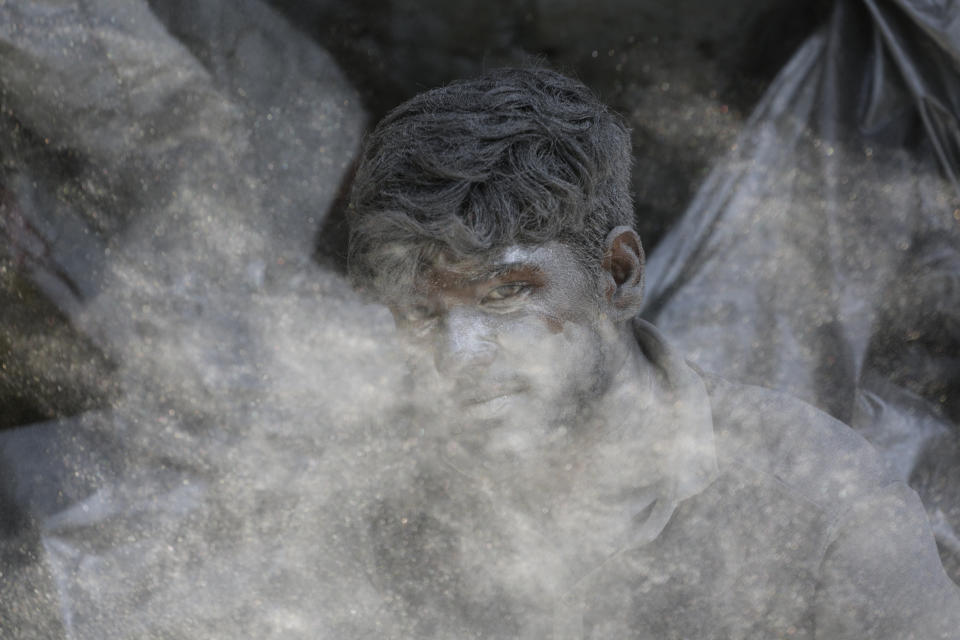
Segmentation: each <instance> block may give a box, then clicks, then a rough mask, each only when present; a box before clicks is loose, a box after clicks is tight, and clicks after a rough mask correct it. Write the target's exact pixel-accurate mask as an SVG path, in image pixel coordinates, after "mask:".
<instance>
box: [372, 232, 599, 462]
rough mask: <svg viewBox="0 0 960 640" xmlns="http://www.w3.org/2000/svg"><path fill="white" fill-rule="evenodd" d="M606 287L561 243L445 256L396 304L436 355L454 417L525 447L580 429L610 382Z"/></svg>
mask: <svg viewBox="0 0 960 640" xmlns="http://www.w3.org/2000/svg"><path fill="white" fill-rule="evenodd" d="M598 286H599V285H598V283H597V279H596V277H594V276H592V275H591V274H589V273H588V272H587V271H586V270H585V269H583V267H582V266H581V265H580V264H579V263H578V262H577V260H576V258H575V257H574V255H573V253H572V252H571V251H570V250H569V249H567V248H566V247H565V246H563V245H561V244H559V243H556V242H552V243H548V244H545V245H542V246H537V247H520V246H515V247H510V248H507V249H505V250H504V251H503V252H502V253H500V254H499V255H498V256H497V257H495V258H493V259H490V260H486V261H480V260H472V261H471V260H468V261H462V262H456V263H449V262H444V261H442V260H441V261H438V263H436V264H435V265H433V266H432V267H431V268H430V269H428V270H427V271H426V272H424V274H423V275H422V277H421V278H420V280H419V281H418V282H417V286H416V287H415V292H414V293H412V294H411V295H410V296H409V297H408V299H405V300H403V301H402V302H400V303H394V304H392V305H390V306H391V311H392V312H393V314H394V317H395V319H396V321H397V325H398V327H399V328H400V329H401V330H402V331H404V332H405V333H406V334H407V335H409V336H410V337H411V338H412V340H413V341H414V342H415V343H417V344H419V345H420V346H422V347H423V348H424V349H428V350H430V351H431V352H432V356H433V361H434V364H435V366H436V370H437V372H438V373H439V374H440V379H441V380H442V381H443V382H444V383H445V385H446V387H445V388H446V394H447V395H448V399H449V400H450V402H451V407H452V409H453V410H454V413H455V416H454V419H455V420H456V421H458V422H460V423H461V424H462V426H463V428H464V429H465V430H467V431H470V430H474V431H477V430H479V431H485V432H487V433H488V434H490V436H491V437H494V438H497V437H500V438H505V439H506V440H509V442H508V441H504V442H502V443H501V445H502V446H504V447H507V448H510V449H517V448H520V449H523V448H525V447H524V442H523V441H524V440H527V439H528V440H529V444H530V446H534V442H535V438H537V437H538V436H540V435H542V434H544V433H546V432H549V431H550V430H552V429H555V428H556V427H559V426H568V425H569V426H573V425H574V424H575V423H576V422H577V420H578V418H580V417H581V416H582V410H583V409H584V408H585V407H587V406H589V403H590V402H591V401H595V400H596V399H597V398H599V397H600V396H601V395H602V393H603V391H604V390H605V387H606V385H607V384H608V382H609V379H610V376H611V374H612V369H613V367H614V365H615V363H614V358H611V355H612V353H614V349H615V342H616V338H615V328H614V326H613V324H612V322H610V320H608V319H607V318H606V317H605V316H604V315H603V314H602V313H601V305H600V302H599V300H600V296H598V293H597V287H598ZM494 446H495V447H496V448H499V447H497V445H494Z"/></svg>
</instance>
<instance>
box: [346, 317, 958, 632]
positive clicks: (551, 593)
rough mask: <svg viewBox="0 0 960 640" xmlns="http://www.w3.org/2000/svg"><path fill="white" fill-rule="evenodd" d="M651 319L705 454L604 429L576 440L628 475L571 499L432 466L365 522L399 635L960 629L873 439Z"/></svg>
mask: <svg viewBox="0 0 960 640" xmlns="http://www.w3.org/2000/svg"><path fill="white" fill-rule="evenodd" d="M637 338H638V341H639V342H640V344H641V347H642V348H643V351H644V354H645V356H646V357H648V358H649V359H650V361H651V364H652V365H653V366H654V367H656V368H657V369H658V371H660V372H661V380H662V381H665V384H668V385H670V386H672V387H673V390H672V391H671V392H669V393H667V394H665V395H667V396H669V402H668V404H669V406H670V407H680V412H681V414H682V415H683V416H685V417H684V418H683V419H682V420H680V422H684V423H694V424H692V426H691V424H684V425H680V426H679V427H678V428H677V429H676V434H677V435H676V437H677V438H678V439H683V438H689V437H691V435H692V436H695V437H696V438H697V439H698V443H699V445H700V446H696V447H692V449H693V450H694V452H695V453H694V454H692V455H688V456H687V457H686V458H685V457H684V456H683V454H682V453H681V454H679V455H676V456H670V457H669V458H668V459H669V460H670V461H671V463H672V464H673V465H674V468H671V467H670V466H669V465H668V466H666V467H664V468H660V469H658V470H657V473H658V474H659V475H660V478H659V479H658V480H657V479H654V480H655V481H651V478H650V477H649V475H645V474H643V473H636V472H635V469H633V468H632V466H631V463H632V461H633V460H637V459H641V458H642V454H641V455H639V456H638V455H635V453H636V452H637V449H635V448H633V447H631V446H630V442H629V440H618V441H616V442H613V443H611V442H607V441H605V440H604V439H600V440H599V441H598V443H597V445H596V446H597V447H598V448H599V449H604V445H605V444H606V445H612V446H607V447H606V450H605V453H603V454H600V455H595V454H594V452H590V451H581V452H579V454H578V455H579V457H585V458H591V456H592V460H593V462H594V463H597V464H596V465H595V466H596V467H600V468H603V469H606V470H607V471H611V473H610V474H606V475H604V476H603V477H604V478H605V481H606V482H607V484H608V485H609V478H610V477H619V478H622V480H621V486H620V487H619V488H611V487H610V486H606V487H605V488H604V489H602V490H600V491H595V492H592V493H591V490H590V489H589V488H582V489H580V490H576V489H572V490H570V491H569V492H567V493H563V494H562V495H564V496H566V497H567V500H568V501H569V502H572V503H573V504H576V505H577V506H576V507H575V508H569V507H568V508H566V509H565V508H564V505H563V504H562V503H563V498H558V499H555V500H551V499H549V498H548V497H544V499H543V500H542V502H536V497H537V496H540V495H542V496H549V491H544V492H540V493H538V492H537V491H535V490H531V489H530V485H531V484H532V483H533V482H534V479H532V478H514V479H513V480H512V481H511V482H505V483H502V484H499V485H498V484H496V483H494V484H490V483H484V482H482V481H478V480H476V479H475V478H473V477H470V475H469V474H466V475H465V474H461V473H457V472H450V471H449V468H447V467H446V466H445V465H444V464H443V461H442V460H441V461H440V462H439V463H438V464H437V465H436V466H434V467H431V466H430V465H426V466H425V467H424V468H423V471H422V473H420V474H419V475H418V476H417V477H416V478H415V482H414V483H413V484H414V486H412V487H411V488H409V490H408V489H407V488H404V487H393V488H391V490H389V491H386V492H385V496H384V499H383V500H381V501H379V502H377V504H376V505H375V506H374V507H373V508H372V509H371V511H370V512H369V517H368V519H367V521H366V526H367V528H366V531H365V532H364V535H365V536H368V538H369V539H368V544H369V550H370V551H369V554H368V555H367V557H366V563H367V566H368V571H369V574H370V579H371V581H372V582H373V583H374V584H375V585H376V586H377V588H378V589H379V590H380V591H381V592H382V593H383V594H385V600H386V602H387V603H388V604H386V605H385V609H388V610H389V611H390V612H391V618H392V622H389V623H385V625H384V626H381V627H380V628H379V630H378V632H377V633H379V634H381V637H417V638H427V637H437V638H463V637H485V638H486V637H489V638H558V639H567V638H618V639H620V638H638V639H640V638H644V639H646V638H657V639H660V638H698V639H700V638H718V639H719V638H725V639H729V638H831V639H835V638H908V637H915V638H960V590H958V589H957V587H956V586H955V585H954V584H953V583H952V582H951V581H950V580H949V579H948V578H947V576H946V575H945V573H944V572H943V569H942V567H941V564H940V559H939V556H938V554H937V550H936V546H935V543H934V541H933V536H932V534H931V532H930V527H929V524H928V522H927V519H926V514H925V512H924V511H923V508H922V505H921V504H920V501H919V499H918V498H917V496H916V495H915V494H914V493H913V492H912V491H911V490H910V489H909V488H908V487H906V486H905V485H904V484H902V483H899V482H893V481H891V480H890V479H889V475H888V473H887V471H886V469H885V468H884V466H883V464H882V462H881V460H880V458H879V457H878V456H877V454H876V453H875V452H874V450H873V449H872V448H871V447H870V445H869V444H868V443H867V442H866V441H864V440H863V439H862V438H861V437H860V436H858V435H857V434H856V433H855V432H853V431H852V430H851V429H849V428H848V427H846V426H845V425H843V424H841V423H839V422H837V421H835V420H833V419H832V418H830V417H829V416H827V415H826V414H824V413H822V412H820V411H818V410H816V409H814V408H813V407H811V406H809V405H806V404H805V403H802V402H800V401H798V400H795V399H793V398H791V397H789V396H785V395H782V394H778V393H775V392H772V391H769V390H765V389H762V388H758V387H746V386H741V385H735V384H731V383H728V382H725V381H723V380H720V379H717V378H713V377H710V376H702V375H700V374H698V373H696V372H694V371H693V369H691V368H690V367H689V366H687V365H686V364H685V363H684V362H683V360H682V359H681V358H679V357H678V356H677V355H676V354H675V353H673V352H672V351H671V350H670V349H669V347H667V346H666V345H665V344H664V343H663V341H662V339H661V338H660V337H659V335H658V334H657V333H656V331H655V330H654V329H653V328H652V327H650V326H649V325H646V324H643V323H641V324H638V325H637ZM691 408H692V409H695V410H696V411H694V413H693V414H691V413H690V409H691ZM701 409H703V411H700V410H701ZM669 415H670V414H667V417H666V418H662V419H660V422H664V421H666V422H668V423H669V421H670V420H669ZM691 415H693V417H691ZM703 420H706V421H707V424H708V426H709V427H710V428H709V429H707V430H704V429H703V424H702V421H703ZM638 438H639V436H638ZM638 441H642V438H639V439H638ZM687 445H689V442H688V443H687ZM689 449H691V447H690V446H684V447H682V450H683V451H687V450H689ZM618 452H619V453H618ZM440 457H441V458H442V456H440ZM680 467H683V468H680ZM691 468H694V469H696V472H695V473H691V472H690V469H691ZM570 469H571V465H569V464H568V465H559V466H558V467H557V482H558V483H564V482H566V480H565V479H564V473H565V472H568V473H573V474H576V470H575V469H574V470H573V471H571V470H570ZM511 485H513V486H519V487H521V488H518V489H510V488H509V487H510V486H511ZM575 485H576V483H573V485H571V486H575ZM571 513H573V514H575V515H573V516H571V515H570V514H571ZM538 514H540V515H538ZM577 514H580V515H582V517H581V518H579V519H578V518H577V517H576V515H577ZM541 516H542V517H541Z"/></svg>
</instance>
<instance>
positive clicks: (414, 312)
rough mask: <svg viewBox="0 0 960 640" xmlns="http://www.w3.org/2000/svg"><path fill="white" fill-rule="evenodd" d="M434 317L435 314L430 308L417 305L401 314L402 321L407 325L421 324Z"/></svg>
mask: <svg viewBox="0 0 960 640" xmlns="http://www.w3.org/2000/svg"><path fill="white" fill-rule="evenodd" d="M434 315H435V314H434V311H433V308H432V307H429V306H427V305H425V304H418V305H414V306H412V307H408V308H407V309H405V310H404V312H403V319H404V320H405V321H406V322H407V323H408V324H423V323H425V322H427V321H429V320H431V319H432V318H433V316H434Z"/></svg>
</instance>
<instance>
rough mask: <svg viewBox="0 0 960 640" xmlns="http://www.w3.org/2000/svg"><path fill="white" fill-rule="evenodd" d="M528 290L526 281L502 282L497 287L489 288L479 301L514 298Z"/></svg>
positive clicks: (497, 300)
mask: <svg viewBox="0 0 960 640" xmlns="http://www.w3.org/2000/svg"><path fill="white" fill-rule="evenodd" d="M529 290H530V285H529V284H527V283H526V282H511V283H509V284H502V285H500V286H499V287H496V288H494V289H492V290H490V291H489V292H488V293H487V295H485V296H484V297H483V299H482V300H481V301H480V302H481V303H487V302H500V301H501V300H509V299H510V298H515V297H517V296H519V295H520V294H522V293H526V292H527V291H529Z"/></svg>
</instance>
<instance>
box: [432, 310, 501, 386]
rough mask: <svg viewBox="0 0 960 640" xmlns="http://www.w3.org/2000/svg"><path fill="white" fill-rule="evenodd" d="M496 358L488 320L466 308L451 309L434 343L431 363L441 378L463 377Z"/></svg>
mask: <svg viewBox="0 0 960 640" xmlns="http://www.w3.org/2000/svg"><path fill="white" fill-rule="evenodd" d="M496 355H497V345H496V342H494V340H493V330H492V327H491V326H490V320H489V318H486V317H485V316H484V314H482V313H480V312H478V311H476V310H473V309H471V308H469V307H467V306H458V307H454V308H452V309H450V310H449V311H448V312H447V314H446V315H445V317H444V319H443V322H442V325H441V327H440V330H439V331H437V332H436V335H435V343H434V356H433V357H434V364H435V365H436V367H437V371H439V372H440V373H441V374H442V375H449V376H462V375H469V373H470V372H473V371H479V370H482V369H483V368H485V367H486V366H488V365H489V364H490V363H491V362H493V359H494V358H495V357H496Z"/></svg>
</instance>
